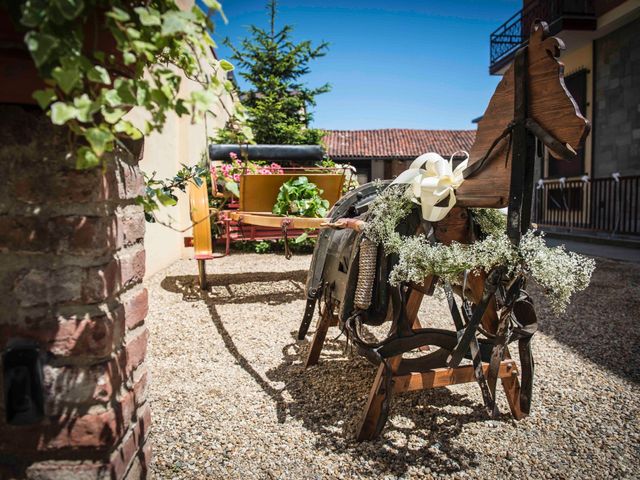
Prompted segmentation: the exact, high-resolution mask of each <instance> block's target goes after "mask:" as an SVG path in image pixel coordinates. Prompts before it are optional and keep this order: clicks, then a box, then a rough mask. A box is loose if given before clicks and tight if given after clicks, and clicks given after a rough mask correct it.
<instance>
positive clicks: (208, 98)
mask: <svg viewBox="0 0 640 480" xmlns="http://www.w3.org/2000/svg"><path fill="white" fill-rule="evenodd" d="M191 101H192V102H193V105H194V107H195V108H196V110H198V111H200V112H205V111H207V110H210V109H211V108H213V106H214V105H215V104H216V102H217V101H218V97H217V96H216V94H215V93H213V92H212V91H210V90H196V91H195V92H191Z"/></svg>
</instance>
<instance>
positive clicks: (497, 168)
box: [456, 21, 590, 207]
mask: <svg viewBox="0 0 640 480" xmlns="http://www.w3.org/2000/svg"><path fill="white" fill-rule="evenodd" d="M561 50H564V43H563V42H562V40H560V39H559V38H556V37H553V36H551V35H550V34H549V29H548V27H547V24H546V23H545V22H540V21H536V22H535V23H534V25H533V27H532V29H531V36H530V38H529V43H528V45H527V46H526V47H523V48H522V49H521V50H520V51H518V52H517V53H516V59H517V58H518V57H519V56H521V58H522V63H521V68H518V67H517V65H516V64H517V61H514V62H512V64H511V66H510V67H509V69H508V70H507V71H506V73H505V74H504V76H503V78H502V80H501V81H500V83H499V84H498V86H497V87H496V91H495V92H494V94H493V96H492V97H491V100H490V102H489V105H488V107H487V109H486V111H485V112H484V115H483V117H482V119H481V120H480V122H479V124H478V132H477V135H476V140H475V143H474V144H473V147H472V148H471V151H470V153H469V167H468V168H467V170H468V171H467V172H465V176H468V178H467V179H466V180H465V182H464V183H463V184H462V185H461V186H460V188H459V189H458V191H457V192H456V198H457V204H458V205H459V206H467V207H504V206H506V205H507V203H508V198H509V191H510V179H511V160H512V158H511V157H512V150H511V140H512V139H511V131H512V129H513V127H514V126H515V125H516V123H517V121H518V105H519V104H518V101H517V98H516V95H517V88H518V82H521V83H520V85H524V90H525V92H526V93H525V94H524V101H523V102H521V103H522V104H521V105H520V108H521V112H520V113H521V114H522V118H521V120H522V121H524V122H525V124H526V127H527V129H528V130H529V131H530V132H531V133H532V134H533V135H534V136H535V137H536V138H538V139H539V140H540V141H542V142H543V143H544V144H545V145H546V147H547V148H549V150H550V151H551V152H552V153H553V155H554V157H556V158H561V159H570V158H572V157H573V156H575V155H576V151H577V150H579V149H580V148H581V146H582V143H583V141H584V139H585V137H586V136H587V134H588V133H589V128H590V125H589V121H588V120H587V119H586V118H584V116H583V115H582V114H581V113H580V110H579V108H578V106H577V104H576V102H575V101H574V99H573V97H572V96H571V94H570V93H569V91H568V90H567V87H566V86H565V83H564V65H563V64H562V62H560V61H559V60H558V57H559V56H560V51H561ZM522 67H524V68H522ZM514 105H515V108H514ZM529 161H532V160H531V159H529ZM471 173H473V175H471Z"/></svg>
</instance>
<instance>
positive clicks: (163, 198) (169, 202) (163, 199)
mask: <svg viewBox="0 0 640 480" xmlns="http://www.w3.org/2000/svg"><path fill="white" fill-rule="evenodd" d="M157 192H158V201H159V202H160V203H161V204H162V205H164V206H165V207H173V206H174V205H175V204H177V203H178V202H177V201H176V199H175V198H173V197H171V196H169V195H167V194H166V193H164V192H163V191H162V190H157Z"/></svg>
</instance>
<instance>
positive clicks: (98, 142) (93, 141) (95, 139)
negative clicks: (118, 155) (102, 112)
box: [85, 127, 115, 156]
mask: <svg viewBox="0 0 640 480" xmlns="http://www.w3.org/2000/svg"><path fill="white" fill-rule="evenodd" d="M85 137H86V138H87V140H88V142H89V144H90V145H91V148H93V151H94V152H95V153H96V155H98V156H102V154H103V153H104V152H105V151H106V150H111V148H112V143H113V140H114V138H115V137H114V136H113V134H112V133H111V132H110V131H109V130H107V129H106V128H101V127H93V128H89V129H88V130H87V131H86V132H85Z"/></svg>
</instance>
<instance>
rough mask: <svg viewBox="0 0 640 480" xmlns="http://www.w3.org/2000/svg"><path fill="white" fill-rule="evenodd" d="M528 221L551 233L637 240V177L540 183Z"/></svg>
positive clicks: (639, 202) (639, 232)
mask: <svg viewBox="0 0 640 480" xmlns="http://www.w3.org/2000/svg"><path fill="white" fill-rule="evenodd" d="M532 221H533V223H536V224H538V225H539V226H540V227H542V229H543V230H553V231H555V232H562V233H571V234H607V235H608V236H610V237H620V236H622V237H631V238H634V239H637V238H640V175H636V176H626V177H623V176H617V177H615V178H614V177H613V176H612V177H607V178H593V179H590V180H587V179H586V178H584V179H583V178H581V177H573V178H566V179H565V178H562V179H543V180H541V181H540V182H539V183H538V186H537V188H536V190H535V192H534V198H533V216H532Z"/></svg>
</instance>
